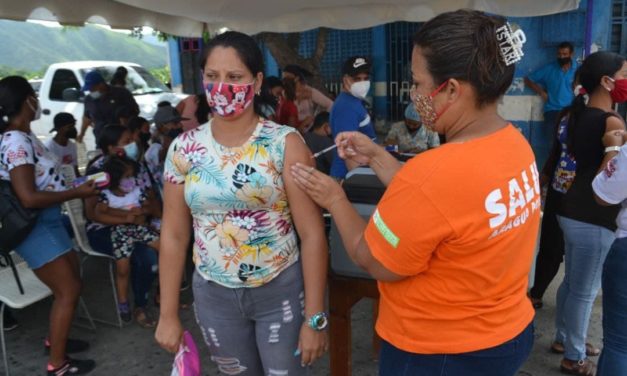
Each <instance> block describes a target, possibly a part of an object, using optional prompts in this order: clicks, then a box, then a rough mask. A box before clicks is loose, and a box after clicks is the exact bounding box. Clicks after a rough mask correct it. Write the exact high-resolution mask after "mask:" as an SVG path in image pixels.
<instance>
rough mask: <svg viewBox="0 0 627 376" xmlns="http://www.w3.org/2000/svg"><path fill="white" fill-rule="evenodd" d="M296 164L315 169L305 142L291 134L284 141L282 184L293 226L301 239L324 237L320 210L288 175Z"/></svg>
mask: <svg viewBox="0 0 627 376" xmlns="http://www.w3.org/2000/svg"><path fill="white" fill-rule="evenodd" d="M296 163H301V164H304V165H307V166H311V167H313V168H315V164H314V160H313V159H311V152H310V151H309V148H308V147H307V145H305V142H303V140H302V138H301V137H300V136H299V135H298V134H296V133H291V134H289V135H288V136H287V137H286V139H285V159H284V165H283V182H284V184H285V190H286V192H287V200H288V203H289V206H290V211H291V212H292V218H293V220H294V225H295V226H296V230H297V231H298V235H299V236H300V237H301V238H305V237H307V236H308V235H318V236H324V223H323V221H322V213H321V211H320V208H319V207H318V205H316V203H314V202H313V201H312V200H311V198H309V196H308V195H307V194H306V193H305V192H303V191H302V190H301V189H300V188H298V186H296V183H295V182H294V179H293V178H292V174H291V173H290V168H291V166H293V165H294V164H296Z"/></svg>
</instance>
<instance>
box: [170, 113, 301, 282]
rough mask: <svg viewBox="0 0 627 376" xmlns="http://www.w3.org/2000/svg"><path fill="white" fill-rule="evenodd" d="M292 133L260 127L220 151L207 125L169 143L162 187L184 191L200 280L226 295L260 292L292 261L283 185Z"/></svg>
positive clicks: (265, 124)
mask: <svg viewBox="0 0 627 376" xmlns="http://www.w3.org/2000/svg"><path fill="white" fill-rule="evenodd" d="M290 133H296V134H298V133H297V131H296V130H295V129H294V128H292V127H287V126H282V125H278V124H275V123H273V122H271V121H268V120H261V119H260V121H259V123H258V124H257V127H256V128H255V130H254V132H253V134H252V135H251V137H250V138H249V139H248V141H246V142H245V143H244V144H243V145H242V146H239V147H233V148H227V147H224V146H222V145H220V144H219V143H218V142H217V141H216V140H215V139H214V138H213V136H212V133H211V122H209V123H207V124H204V125H201V126H200V127H198V128H196V129H192V130H189V131H187V132H185V133H183V134H181V135H180V136H179V137H178V138H177V139H176V140H174V141H173V142H172V145H171V146H170V149H169V151H168V156H167V158H166V161H165V171H164V180H165V181H166V182H169V183H173V184H185V190H184V191H185V201H186V202H187V205H188V206H189V208H190V211H191V214H192V218H193V227H194V263H195V265H196V270H197V271H198V273H200V275H201V276H202V277H203V278H205V279H207V280H210V281H213V282H215V283H218V284H220V285H222V286H226V287H230V288H240V287H257V286H261V285H263V284H265V283H267V282H269V281H271V280H272V279H273V278H274V277H276V276H277V275H279V273H280V272H281V271H283V270H284V269H286V268H287V267H289V266H290V265H292V264H293V263H295V262H296V261H297V260H298V257H299V256H298V247H297V241H296V233H295V230H294V226H293V223H292V217H291V213H290V208H289V205H288V201H287V193H286V191H285V186H284V184H283V177H282V173H283V162H284V156H285V139H286V137H287V135H288V134H290Z"/></svg>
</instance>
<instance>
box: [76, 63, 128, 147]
mask: <svg viewBox="0 0 627 376" xmlns="http://www.w3.org/2000/svg"><path fill="white" fill-rule="evenodd" d="M82 89H83V91H84V92H89V94H88V95H87V96H86V97H85V113H84V115H83V124H82V126H81V131H80V134H79V135H78V137H77V138H76V140H77V141H78V142H83V137H85V132H86V131H87V127H88V126H89V125H92V126H93V128H94V136H95V137H96V143H97V142H98V139H99V136H100V133H101V131H102V129H103V128H104V127H105V126H106V125H108V124H116V123H117V122H118V119H117V118H116V115H117V110H118V109H119V108H120V107H127V108H128V109H129V112H130V114H131V115H132V116H137V115H139V106H138V105H137V102H136V101H135V98H133V95H132V94H131V92H130V91H128V90H127V89H126V88H124V87H119V86H111V85H108V84H107V83H106V82H105V80H104V78H103V77H102V75H101V74H100V72H98V71H97V70H92V71H90V72H89V73H87V74H86V75H85V84H84V85H83V88H82Z"/></svg>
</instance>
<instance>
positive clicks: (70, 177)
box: [61, 165, 123, 328]
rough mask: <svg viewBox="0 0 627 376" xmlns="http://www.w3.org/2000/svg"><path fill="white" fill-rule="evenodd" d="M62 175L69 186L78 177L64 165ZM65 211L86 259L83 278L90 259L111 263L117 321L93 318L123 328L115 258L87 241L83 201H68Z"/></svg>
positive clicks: (111, 279) (83, 259) (110, 278)
mask: <svg viewBox="0 0 627 376" xmlns="http://www.w3.org/2000/svg"><path fill="white" fill-rule="evenodd" d="M61 173H62V174H63V176H64V177H65V181H66V182H67V183H68V184H71V182H73V181H74V179H75V177H76V175H75V173H74V167H72V166H70V165H63V166H62V167H61ZM63 209H64V210H65V211H66V212H67V214H68V216H69V217H70V222H71V223H72V230H74V241H75V243H76V246H77V247H78V249H79V250H80V251H81V252H83V254H84V257H83V258H82V260H81V278H82V276H83V269H84V264H85V262H87V260H88V259H90V258H100V259H104V260H107V262H108V263H109V280H110V282H111V290H112V293H113V300H114V302H115V315H116V321H109V320H105V319H100V318H97V317H93V320H94V321H96V322H100V323H103V324H107V325H113V326H117V327H119V328H121V327H122V326H123V324H122V318H121V317H120V312H119V311H118V303H119V302H118V293H117V289H116V286H115V258H114V257H113V256H110V255H106V254H104V253H100V252H96V251H95V250H94V249H93V248H92V247H91V245H90V244H89V240H88V239H87V231H86V229H85V225H86V224H87V219H86V218H85V211H84V206H83V200H81V199H74V200H70V201H66V202H64V203H63Z"/></svg>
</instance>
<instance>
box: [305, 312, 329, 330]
mask: <svg viewBox="0 0 627 376" xmlns="http://www.w3.org/2000/svg"><path fill="white" fill-rule="evenodd" d="M307 325H308V326H309V327H310V328H311V329H313V330H315V331H318V332H320V331H323V330H324V329H326V328H327V326H329V315H327V314H326V313H325V312H318V313H316V314H314V315H312V316H311V317H310V318H309V320H307Z"/></svg>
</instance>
